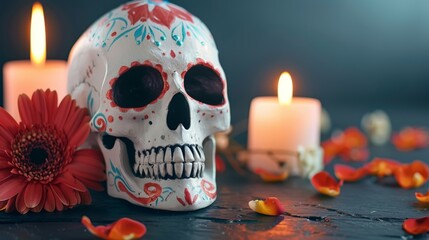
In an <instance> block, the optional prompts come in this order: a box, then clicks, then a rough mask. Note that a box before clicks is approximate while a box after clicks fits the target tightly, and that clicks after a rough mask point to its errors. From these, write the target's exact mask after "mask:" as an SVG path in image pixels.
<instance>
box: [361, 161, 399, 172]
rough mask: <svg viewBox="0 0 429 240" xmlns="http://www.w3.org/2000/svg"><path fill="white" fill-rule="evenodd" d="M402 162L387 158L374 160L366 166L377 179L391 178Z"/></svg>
mask: <svg viewBox="0 0 429 240" xmlns="http://www.w3.org/2000/svg"><path fill="white" fill-rule="evenodd" d="M401 165H402V164H401V163H400V162H397V161H395V160H391V159H387V158H374V160H372V161H371V162H370V163H368V164H366V165H365V168H367V169H368V172H369V174H371V175H375V176H377V177H385V176H390V175H392V174H393V173H394V171H395V169H396V168H398V167H399V166H401Z"/></svg>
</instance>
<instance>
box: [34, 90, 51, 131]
mask: <svg viewBox="0 0 429 240" xmlns="http://www.w3.org/2000/svg"><path fill="white" fill-rule="evenodd" d="M31 102H32V103H33V109H34V112H35V116H34V117H35V118H36V117H37V121H36V122H35V123H41V124H42V123H43V124H44V123H47V122H48V109H47V103H46V99H45V92H44V91H43V90H41V89H39V90H36V91H35V92H33V95H32V97H31Z"/></svg>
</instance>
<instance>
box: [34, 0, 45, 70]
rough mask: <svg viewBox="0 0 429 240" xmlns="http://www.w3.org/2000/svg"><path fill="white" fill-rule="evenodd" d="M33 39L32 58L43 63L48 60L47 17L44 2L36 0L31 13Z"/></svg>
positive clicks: (35, 61)
mask: <svg viewBox="0 0 429 240" xmlns="http://www.w3.org/2000/svg"><path fill="white" fill-rule="evenodd" d="M30 35H31V40H30V52H31V53H30V58H31V62H32V63H33V64H36V65H43V64H45V61H46V32H45V18H44V16H43V7H42V4H40V3H38V2H36V3H34V5H33V10H32V13H31V34H30Z"/></svg>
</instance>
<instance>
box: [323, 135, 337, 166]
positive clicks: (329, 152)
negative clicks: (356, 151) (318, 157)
mask: <svg viewBox="0 0 429 240" xmlns="http://www.w3.org/2000/svg"><path fill="white" fill-rule="evenodd" d="M321 145H322V148H323V164H325V165H327V164H329V163H330V162H331V161H332V160H333V159H334V158H335V157H336V156H337V155H338V154H339V153H340V152H341V148H342V147H341V145H340V144H338V143H335V142H333V141H332V140H327V141H324V142H322V144H321Z"/></svg>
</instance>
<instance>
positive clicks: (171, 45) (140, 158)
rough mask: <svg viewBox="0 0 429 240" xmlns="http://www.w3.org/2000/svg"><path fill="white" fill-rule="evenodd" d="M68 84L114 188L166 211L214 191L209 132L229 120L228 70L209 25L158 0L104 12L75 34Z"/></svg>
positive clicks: (197, 204)
mask: <svg viewBox="0 0 429 240" xmlns="http://www.w3.org/2000/svg"><path fill="white" fill-rule="evenodd" d="M69 64H70V66H69V84H68V90H69V93H70V94H71V95H72V97H73V98H74V99H76V101H77V102H78V104H79V105H80V106H85V107H87V108H88V109H89V111H90V114H91V116H92V119H91V126H92V129H93V132H94V136H95V138H96V140H97V142H98V145H99V146H100V148H101V150H102V152H103V155H104V158H105V161H106V166H107V169H106V174H107V178H108V181H107V190H108V193H109V195H111V196H113V197H118V198H123V199H126V200H128V201H130V202H132V203H134V204H137V205H141V206H145V207H149V208H156V209H165V210H175V211H187V210H196V209H200V208H203V207H206V206H208V205H210V204H211V203H212V202H213V201H214V200H215V199H216V190H217V189H216V182H215V178H216V176H215V162H214V154H215V152H214V151H215V141H214V138H213V134H214V133H216V132H219V131H224V130H226V129H228V127H229V124H230V112H229V103H228V97H227V88H226V79H225V74H224V72H223V70H222V67H221V65H220V63H219V59H218V51H217V49H216V46H215V43H214V41H213V38H212V36H211V34H210V32H209V30H208V29H207V28H206V26H205V25H204V24H203V23H202V22H201V21H200V20H199V19H198V18H196V17H195V16H193V15H191V14H189V13H188V12H187V11H186V10H184V9H182V8H180V7H178V6H176V5H174V4H171V3H167V2H163V1H154V0H153V1H150V0H149V1H146V0H138V1H134V2H130V3H127V4H124V5H122V6H120V7H119V8H116V9H114V10H113V11H111V12H109V13H107V14H106V15H104V16H103V17H102V18H100V19H99V20H98V21H97V22H95V23H94V24H93V25H92V26H91V27H90V28H89V29H88V30H87V31H86V32H85V33H84V34H83V36H82V37H81V38H80V39H79V40H78V42H77V43H76V44H75V46H74V47H73V49H72V52H71V54H70V59H69Z"/></svg>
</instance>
